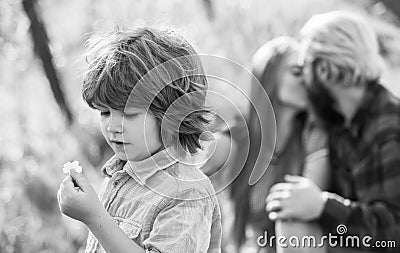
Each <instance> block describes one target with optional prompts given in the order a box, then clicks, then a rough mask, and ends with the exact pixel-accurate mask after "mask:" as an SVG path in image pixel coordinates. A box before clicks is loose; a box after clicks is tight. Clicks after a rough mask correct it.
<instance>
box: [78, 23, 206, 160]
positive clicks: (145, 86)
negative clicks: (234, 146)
mask: <svg viewBox="0 0 400 253" xmlns="http://www.w3.org/2000/svg"><path fill="white" fill-rule="evenodd" d="M87 46H88V48H89V49H88V52H87V54H86V60H87V62H88V65H89V66H88V70H87V72H86V75H85V79H84V82H83V89H82V96H83V98H84V100H85V101H86V102H87V103H88V105H89V106H90V107H92V108H96V105H100V106H101V105H102V106H109V107H110V108H113V109H115V110H119V111H122V112H123V111H124V108H125V107H135V108H140V109H146V110H148V111H149V113H150V114H152V115H153V116H154V117H155V118H156V120H157V123H158V124H159V126H160V127H161V133H162V136H163V141H164V146H166V147H168V146H174V147H176V148H177V149H178V150H180V151H182V150H184V151H189V152H190V153H195V152H197V150H198V148H201V146H200V142H199V138H200V135H201V134H202V133H203V132H204V131H206V129H207V127H208V124H209V123H210V118H209V117H208V115H209V114H210V111H209V110H208V109H207V108H206V107H205V97H206V91H207V79H206V76H205V75H204V71H203V67H202V64H201V61H200V58H199V56H198V55H197V53H196V51H195V50H194V49H193V47H192V46H191V45H190V44H189V43H188V42H187V41H186V40H185V39H184V38H182V37H181V36H179V35H178V34H176V33H174V32H172V31H169V30H158V29H153V28H140V29H136V30H133V31H125V30H124V31H122V30H118V31H114V32H109V33H104V34H100V35H99V36H98V37H97V38H93V39H89V40H88V42H87ZM203 136H204V135H203ZM202 139H204V138H203V137H202ZM180 145H181V147H182V148H180Z"/></svg>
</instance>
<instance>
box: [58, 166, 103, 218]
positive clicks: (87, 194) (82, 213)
mask: <svg viewBox="0 0 400 253" xmlns="http://www.w3.org/2000/svg"><path fill="white" fill-rule="evenodd" d="M74 183H75V184H74ZM57 199H58V203H59V206H60V210H61V212H62V213H64V214H65V215H67V216H69V217H71V218H73V219H76V220H79V221H82V222H83V223H85V224H87V223H88V222H90V221H91V220H92V219H96V217H98V216H101V215H103V214H104V212H105V209H104V207H103V205H102V204H101V203H100V201H99V198H98V197H97V194H96V192H95V191H94V189H93V187H92V186H91V185H90V183H89V181H88V180H87V178H86V176H85V174H84V173H77V172H76V171H75V170H71V171H70V174H69V175H68V176H67V177H65V178H64V180H63V182H62V183H61V185H60V188H59V190H58V193H57Z"/></svg>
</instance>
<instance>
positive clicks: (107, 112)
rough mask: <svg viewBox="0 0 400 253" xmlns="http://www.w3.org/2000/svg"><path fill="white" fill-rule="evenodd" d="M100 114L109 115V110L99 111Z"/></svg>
mask: <svg viewBox="0 0 400 253" xmlns="http://www.w3.org/2000/svg"><path fill="white" fill-rule="evenodd" d="M100 115H101V116H108V115H110V112H109V111H100Z"/></svg>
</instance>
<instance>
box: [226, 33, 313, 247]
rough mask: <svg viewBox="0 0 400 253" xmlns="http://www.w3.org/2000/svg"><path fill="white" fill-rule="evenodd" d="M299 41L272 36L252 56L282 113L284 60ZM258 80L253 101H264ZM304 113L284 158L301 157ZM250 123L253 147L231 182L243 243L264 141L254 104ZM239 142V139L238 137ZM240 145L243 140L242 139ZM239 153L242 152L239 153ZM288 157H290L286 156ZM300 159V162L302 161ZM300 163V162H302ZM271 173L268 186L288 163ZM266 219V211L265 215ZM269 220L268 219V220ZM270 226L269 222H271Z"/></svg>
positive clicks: (237, 232)
mask: <svg viewBox="0 0 400 253" xmlns="http://www.w3.org/2000/svg"><path fill="white" fill-rule="evenodd" d="M298 46H299V45H298V42H297V41H296V40H294V39H292V38H290V37H279V38H276V39H273V40H271V41H269V42H268V43H266V44H265V45H264V46H262V47H261V48H260V49H259V50H258V51H257V52H256V53H255V55H254V56H253V60H252V72H253V74H254V76H255V77H256V79H257V80H258V81H259V82H260V83H261V84H262V86H263V88H264V89H265V90H266V92H267V94H268V96H269V98H270V100H271V103H272V106H273V109H274V110H275V112H278V113H279V108H278V107H279V106H281V105H280V103H279V98H278V92H277V88H278V83H279V79H280V76H281V75H282V67H283V65H282V64H283V62H284V61H285V59H286V58H287V56H288V55H290V54H291V53H293V51H294V50H297V49H298ZM258 85H259V83H258V82H253V83H252V87H251V89H252V90H251V95H250V99H251V102H252V103H254V104H257V103H262V101H257V100H259V99H260V98H259V96H258V93H259V89H258ZM304 116H305V114H303V113H301V114H299V115H297V117H296V119H295V122H294V126H293V127H292V131H291V133H290V134H289V138H288V142H287V145H286V146H285V149H284V150H285V151H284V153H283V154H282V157H281V158H282V161H284V160H286V161H288V162H289V161H293V160H300V159H301V158H300V157H301V156H302V152H298V151H299V150H300V149H301V130H302V128H303V123H304V119H305V117H304ZM247 125H248V128H249V134H250V150H249V154H248V157H247V160H246V163H245V165H244V168H243V170H242V171H241V172H240V174H239V176H238V177H237V178H236V179H235V181H234V182H233V184H232V186H231V197H232V199H233V200H234V202H235V228H234V233H235V234H234V236H235V240H236V241H237V242H238V244H239V245H241V244H242V243H243V241H244V239H245V226H246V223H247V221H248V218H249V211H250V210H249V194H250V188H251V187H250V186H249V184H248V181H249V177H250V174H251V172H252V171H253V168H254V166H255V164H256V160H257V157H258V155H259V152H260V145H261V135H262V133H261V127H260V122H259V118H258V117H257V113H256V111H255V110H254V108H253V107H252V106H251V105H250V113H249V117H248V119H247ZM239 142H240V141H239ZM239 146H240V143H239ZM238 157H239V156H238ZM285 158H287V159H285ZM300 163H301V162H300ZM264 164H265V163H264ZM299 166H301V165H299ZM266 173H267V174H268V176H271V177H270V179H269V180H268V182H267V183H266V184H268V185H266V186H265V187H266V188H265V190H266V191H268V190H269V188H270V187H271V186H272V185H273V184H275V183H277V182H279V181H281V180H282V178H283V175H284V173H285V165H284V164H282V166H279V168H269V169H268V170H267V172H266ZM264 218H265V219H267V215H266V213H265V216H264ZM266 223H268V222H267V221H266V220H265V223H264V224H266ZM268 226H270V224H268Z"/></svg>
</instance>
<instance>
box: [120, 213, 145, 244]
mask: <svg viewBox="0 0 400 253" xmlns="http://www.w3.org/2000/svg"><path fill="white" fill-rule="evenodd" d="M118 225H119V227H120V228H121V230H122V231H123V232H124V233H125V234H126V235H127V236H128V237H129V238H130V239H136V238H137V237H138V236H139V234H140V231H142V225H141V224H140V223H138V222H136V221H133V220H130V219H122V218H119V219H118Z"/></svg>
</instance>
